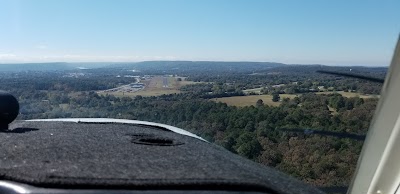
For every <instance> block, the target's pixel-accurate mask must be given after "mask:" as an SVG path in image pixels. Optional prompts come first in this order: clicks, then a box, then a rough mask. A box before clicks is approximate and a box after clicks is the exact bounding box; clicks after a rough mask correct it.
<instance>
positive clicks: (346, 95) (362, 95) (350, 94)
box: [316, 91, 379, 98]
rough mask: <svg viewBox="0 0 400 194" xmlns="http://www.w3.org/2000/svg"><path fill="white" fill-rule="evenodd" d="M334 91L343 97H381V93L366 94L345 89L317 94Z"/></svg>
mask: <svg viewBox="0 0 400 194" xmlns="http://www.w3.org/2000/svg"><path fill="white" fill-rule="evenodd" d="M333 93H338V94H341V95H342V96H343V97H346V98H352V97H360V98H379V95H364V94H360V93H357V92H345V91H339V92H317V93H316V94H333Z"/></svg>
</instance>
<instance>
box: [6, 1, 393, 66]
mask: <svg viewBox="0 0 400 194" xmlns="http://www.w3.org/2000/svg"><path fill="white" fill-rule="evenodd" d="M398 7H400V2H399V1H393V2H377V1H368V2H349V1H345V0H339V1H324V2H315V1H308V0H306V1H301V2H300V1H285V2H281V1H259V0H254V1H250V2H249V1H244V0H239V1H228V0H221V1H212V0H204V1H182V0H170V1H164V0H152V1H139V0H137V1H125V0H121V1H116V2H114V1H96V2H93V1H70V0H60V1H52V0H40V1H33V0H5V1H1V2H0V28H1V29H2V31H1V35H2V36H0V42H1V43H2V44H1V45H0V63H35V62H36V63H40V62H53V61H65V62H93V61H98V62H110V61H111V62H140V61H154V60H172V61H176V60H183V61H265V62H270V61H274V62H279V63H285V64H324V65H336V66H337V65H339V66H340V65H356V66H357V65H362V66H388V65H389V63H390V60H391V58H392V54H393V51H394V48H395V44H396V41H397V39H398V36H399V32H400V23H399V22H398V20H397V18H400V12H398V10H397V8H398Z"/></svg>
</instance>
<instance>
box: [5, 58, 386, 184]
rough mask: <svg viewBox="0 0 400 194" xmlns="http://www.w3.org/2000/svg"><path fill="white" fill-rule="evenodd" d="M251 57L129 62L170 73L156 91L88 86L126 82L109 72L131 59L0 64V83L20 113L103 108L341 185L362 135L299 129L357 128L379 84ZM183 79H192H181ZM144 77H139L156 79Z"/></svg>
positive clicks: (77, 113) (84, 113) (372, 71)
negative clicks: (197, 62)
mask: <svg viewBox="0 0 400 194" xmlns="http://www.w3.org/2000/svg"><path fill="white" fill-rule="evenodd" d="M158 63H159V62H157V64H158ZM185 63H186V62H185ZM203 63H205V62H203ZM241 65H243V64H241ZM251 65H252V66H251V67H252V72H248V71H244V70H243V69H239V70H231V71H229V72H226V67H223V68H222V70H219V69H218V67H215V66H218V65H215V64H213V65H209V66H206V67H196V66H193V67H191V68H192V69H194V70H193V71H191V70H185V71H184V70H183V69H179V68H181V67H183V66H182V64H175V65H174V64H173V63H168V64H167V65H165V66H162V67H160V68H159V69H157V68H156V65H150V66H148V67H147V69H145V68H143V69H140V68H141V66H140V65H137V64H136V66H135V67H134V68H135V69H137V71H135V72H133V71H131V72H129V75H132V76H144V75H154V76H160V75H163V74H165V73H166V72H167V73H169V75H172V78H173V79H174V80H175V81H174V80H170V82H171V84H172V88H171V89H173V90H175V91H178V92H174V93H175V94H159V95H158V96H153V94H150V95H152V96H150V95H149V96H147V97H146V96H144V95H143V96H142V95H139V93H137V94H135V96H132V97H130V96H118V95H110V94H101V95H99V94H97V91H99V90H105V89H110V88H115V87H118V86H120V85H124V84H129V83H131V82H133V81H132V78H130V77H124V76H120V77H117V75H125V74H128V73H127V70H126V69H127V68H129V69H132V68H133V67H131V66H129V65H128V64H124V65H123V66H122V67H121V66H118V67H114V66H116V65H114V66H113V67H112V68H111V67H109V68H103V69H91V70H84V71H82V70H79V71H78V70H74V71H70V70H68V71H57V72H15V73H10V72H8V73H2V74H0V88H1V89H3V90H8V91H10V92H11V93H13V94H14V95H15V96H16V97H17V98H18V99H19V101H20V106H21V109H20V115H19V119H40V118H43V119H44V118H62V117H105V118H123V119H137V120H145V121H152V122H159V123H166V124H169V125H173V126H177V127H180V128H183V129H186V130H189V131H191V132H193V133H195V134H198V135H200V136H202V137H203V138H205V139H207V140H208V141H211V142H214V143H216V144H219V145H221V146H223V147H225V148H226V149H228V150H230V151H231V152H233V153H237V154H239V155H241V156H243V157H246V158H249V159H251V160H253V161H256V162H259V163H261V164H263V165H267V166H271V167H274V168H277V169H279V170H281V171H283V172H285V173H288V174H290V175H293V176H295V177H297V178H299V179H301V180H303V181H305V182H307V183H310V184H313V185H316V186H346V185H348V184H349V181H350V179H351V176H352V173H353V172H354V170H355V166H356V163H357V159H358V155H359V153H360V150H361V147H362V143H363V142H362V141H359V140H355V139H351V138H346V137H343V138H338V137H333V136H327V135H326V136H324V135H317V134H313V133H311V134H310V133H306V131H307V130H306V129H312V130H319V131H329V132H335V133H339V134H357V135H365V134H366V132H367V130H368V127H369V123H370V121H371V119H372V116H373V113H374V110H375V108H376V104H377V101H378V98H374V97H371V96H373V95H376V94H379V91H380V88H381V85H380V84H375V83H367V82H365V81H362V80H354V79H350V78H340V77H336V76H330V75H323V74H316V73H312V70H314V71H315V69H318V68H320V66H295V67H290V68H289V67H286V66H285V65H274V66H270V67H268V68H265V67H264V66H262V67H260V68H259V69H258V71H256V70H257V69H256V68H255V67H256V66H257V64H251ZM258 65H265V64H258ZM167 67H168V68H167ZM169 67H177V68H178V69H175V70H176V72H174V69H170V68H169ZM191 68H189V69H191ZM207 68H208V69H207ZM212 68H216V70H214V69H212ZM324 68H328V69H333V70H335V71H341V70H344V69H348V67H347V68H345V67H337V68H336V69H335V68H334V67H324ZM210 69H211V70H210ZM352 69H353V70H352V71H354V72H356V73H362V74H366V75H369V76H375V77H383V76H384V75H385V72H386V69H384V68H378V69H376V68H364V67H359V68H352ZM160 71H165V72H164V73H163V74H160ZM175 75H179V76H181V77H176V78H174V77H173V76H175ZM184 77H185V78H186V79H182V78H184ZM177 78H180V80H181V81H178V79H177ZM159 81H160V80H159ZM188 81H193V82H191V83H196V84H184V82H187V83H189V82H188ZM150 82H151V81H150ZM150 82H149V83H147V86H149V85H154V87H153V89H154V88H159V89H160V87H159V86H160V85H159V84H151V83H150ZM157 83H159V82H157ZM174 84H175V85H174ZM322 86H323V87H322ZM161 87H162V86H161ZM366 87H369V88H366ZM252 88H262V89H259V91H260V93H263V94H264V95H258V94H257V93H252V91H250V92H246V93H245V92H243V91H244V90H249V89H252ZM149 89H151V88H150V87H149ZM164 89H165V88H164ZM349 90H350V91H352V92H351V93H349V92H343V91H349ZM334 91H339V92H334ZM347 94H352V95H347ZM353 94H355V95H353ZM273 99H275V102H274V101H273ZM287 129H304V132H301V130H300V132H293V131H289V130H287Z"/></svg>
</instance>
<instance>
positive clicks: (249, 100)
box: [211, 94, 298, 107]
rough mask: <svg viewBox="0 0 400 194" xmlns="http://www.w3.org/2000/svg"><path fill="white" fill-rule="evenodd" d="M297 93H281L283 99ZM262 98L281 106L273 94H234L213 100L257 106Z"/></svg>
mask: <svg viewBox="0 0 400 194" xmlns="http://www.w3.org/2000/svg"><path fill="white" fill-rule="evenodd" d="M296 96H298V95H297V94H280V97H281V99H283V98H290V99H292V98H294V97H296ZM259 99H261V100H262V101H263V102H264V104H266V105H269V106H279V104H280V102H273V101H272V95H251V96H232V97H224V98H213V99H211V100H212V101H215V102H223V103H226V104H228V105H230V106H241V107H243V106H251V105H253V106H255V105H256V102H257V101H258V100H259Z"/></svg>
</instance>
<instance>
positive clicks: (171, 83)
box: [101, 76, 200, 97]
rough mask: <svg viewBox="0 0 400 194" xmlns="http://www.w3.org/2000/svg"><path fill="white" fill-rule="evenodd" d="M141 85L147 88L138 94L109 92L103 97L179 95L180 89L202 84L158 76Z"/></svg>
mask: <svg viewBox="0 0 400 194" xmlns="http://www.w3.org/2000/svg"><path fill="white" fill-rule="evenodd" d="M164 79H167V82H168V87H164ZM141 83H144V84H145V86H146V87H145V88H144V89H143V90H140V91H137V92H121V91H117V92H108V93H101V94H103V95H105V94H110V95H114V96H117V97H134V96H138V95H141V96H161V95H163V94H177V93H181V91H180V90H179V88H180V87H182V86H184V85H189V84H197V83H200V82H192V81H185V80H184V79H182V81H177V77H166V78H164V77H162V76H156V77H153V78H151V79H150V80H144V81H142V82H141Z"/></svg>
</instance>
